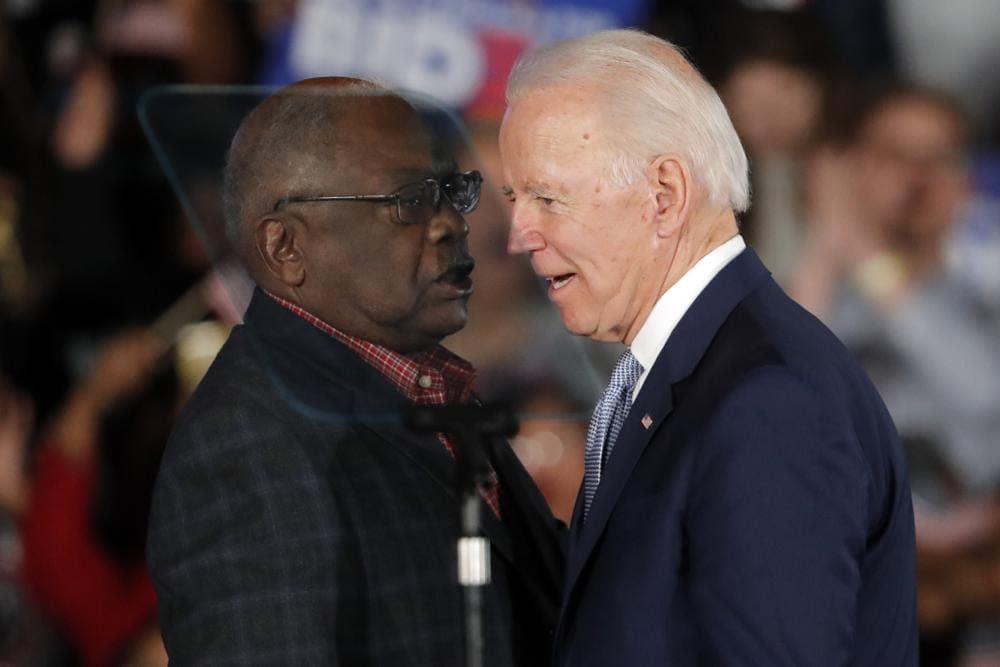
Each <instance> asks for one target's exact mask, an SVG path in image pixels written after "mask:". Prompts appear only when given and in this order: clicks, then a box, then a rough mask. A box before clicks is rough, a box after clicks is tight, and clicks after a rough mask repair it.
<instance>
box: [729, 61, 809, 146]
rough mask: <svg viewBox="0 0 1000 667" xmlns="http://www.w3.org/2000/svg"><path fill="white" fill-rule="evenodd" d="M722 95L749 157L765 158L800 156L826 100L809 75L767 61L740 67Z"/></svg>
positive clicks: (754, 62) (733, 72)
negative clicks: (797, 153) (823, 99)
mask: <svg viewBox="0 0 1000 667" xmlns="http://www.w3.org/2000/svg"><path fill="white" fill-rule="evenodd" d="M719 94H720V95H721V97H722V101H723V102H724V103H725V105H726V108H727V109H728V110H729V115H730V117H731V118H732V119H733V125H734V126H735V127H736V131H737V132H738V133H739V135H740V139H741V140H742V141H743V145H744V146H745V147H746V149H747V151H748V152H749V153H751V154H752V155H758V156H762V157H771V156H786V155H791V154H794V153H796V152H797V151H800V150H801V149H802V148H803V147H804V146H805V145H806V143H807V142H808V141H809V139H810V137H811V136H812V133H813V131H814V129H815V127H816V123H817V122H818V120H819V116H820V106H821V104H822V97H823V95H822V86H821V84H820V82H819V80H817V78H816V76H815V75H814V74H812V73H811V72H810V71H809V70H807V69H804V68H801V67H795V66H793V65H789V64H786V63H782V62H779V61H777V60H766V59H761V60H751V61H748V62H745V63H742V64H740V65H738V66H736V68H735V69H734V70H733V71H732V73H731V74H730V75H729V76H728V77H727V79H726V81H725V82H724V83H723V85H722V87H721V89H720V90H719Z"/></svg>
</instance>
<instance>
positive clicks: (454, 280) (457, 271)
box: [435, 260, 476, 294]
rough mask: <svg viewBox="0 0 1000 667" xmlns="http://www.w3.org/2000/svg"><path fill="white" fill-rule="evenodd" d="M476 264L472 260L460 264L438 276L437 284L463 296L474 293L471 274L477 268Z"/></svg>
mask: <svg viewBox="0 0 1000 667" xmlns="http://www.w3.org/2000/svg"><path fill="white" fill-rule="evenodd" d="M475 266H476V263H475V262H473V261H472V260H469V261H463V262H458V263H456V264H453V265H452V266H451V267H449V268H448V270H447V271H445V272H444V273H442V274H441V275H440V276H438V278H437V280H436V281H435V282H437V283H440V284H442V285H444V286H446V287H450V288H452V289H454V290H455V291H457V292H459V293H461V294H467V293H471V292H472V278H471V277H470V275H469V274H471V273H472V269H473V268H475Z"/></svg>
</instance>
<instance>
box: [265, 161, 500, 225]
mask: <svg viewBox="0 0 1000 667" xmlns="http://www.w3.org/2000/svg"><path fill="white" fill-rule="evenodd" d="M482 184H483V176H482V174H480V173H479V172H478V171H466V172H461V173H456V174H452V175H451V176H446V177H445V178H442V179H441V180H437V179H433V178H425V179H424V180H422V181H417V182H416V183H408V184H407V185H404V186H403V187H401V188H399V189H398V190H396V191H395V192H391V193H389V194H387V195H322V196H312V197H309V196H303V197H294V196H293V197H284V198H282V199H279V200H278V201H277V202H276V203H275V205H274V210H275V211H277V210H278V209H280V208H282V207H283V206H286V205H287V204H299V203H302V202H314V201H370V202H393V203H395V204H396V215H397V217H398V218H399V221H400V222H401V223H403V224H404V225H419V224H423V223H425V222H427V221H429V220H430V219H431V218H433V217H434V216H435V215H436V214H437V212H438V211H439V210H440V208H441V200H442V199H447V200H448V202H449V203H450V204H451V206H452V208H454V209H455V210H456V211H458V212H459V213H463V214H464V213H469V212H471V211H474V210H475V209H476V206H478V205H479V194H480V192H481V190H482Z"/></svg>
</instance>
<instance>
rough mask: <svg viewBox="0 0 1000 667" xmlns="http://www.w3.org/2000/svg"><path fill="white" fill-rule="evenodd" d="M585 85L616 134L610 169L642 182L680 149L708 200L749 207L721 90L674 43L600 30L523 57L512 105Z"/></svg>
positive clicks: (614, 176)
mask: <svg viewBox="0 0 1000 667" xmlns="http://www.w3.org/2000/svg"><path fill="white" fill-rule="evenodd" d="M579 84H584V85H587V86H590V87H592V88H594V89H595V90H597V91H598V93H599V100H600V102H599V103H600V104H601V111H602V114H603V116H604V118H605V120H606V122H607V123H608V124H609V126H610V127H611V128H613V129H614V135H615V137H616V138H615V139H614V140H613V144H614V145H612V146H610V149H611V150H612V151H613V153H614V155H612V158H611V166H610V170H611V173H610V176H611V180H612V182H613V183H615V184H616V185H619V186H621V185H626V184H629V183H634V182H636V181H637V180H638V179H639V178H640V177H641V176H642V174H643V172H644V170H645V168H646V167H647V165H648V164H649V160H651V159H652V158H654V157H655V156H657V155H662V154H665V153H676V154H678V155H679V156H680V157H681V158H682V159H683V160H684V161H685V162H687V164H688V167H689V168H690V169H691V173H692V177H693V178H694V179H695V180H696V181H697V182H698V183H699V184H700V185H702V187H704V188H705V189H706V190H707V192H708V196H709V199H710V200H711V201H712V202H714V203H717V204H720V205H721V204H724V203H727V202H728V204H729V206H730V207H732V209H733V210H734V211H736V212H742V211H745V210H746V209H747V208H749V206H750V184H749V178H748V165H747V156H746V153H745V152H744V150H743V146H742V144H741V143H740V139H739V137H738V136H737V134H736V130H735V129H734V128H733V123H732V121H731V120H730V119H729V114H728V113H727V111H726V108H725V106H724V105H723V104H722V100H721V99H719V95H718V94H717V93H716V92H715V90H714V89H713V88H712V87H711V86H710V85H709V84H708V82H707V81H705V79H704V78H703V77H702V76H701V74H699V73H698V71H697V70H696V69H695V68H694V66H693V65H691V64H690V63H689V62H688V61H687V60H686V59H685V58H684V56H683V54H682V53H681V52H680V50H679V49H678V48H677V47H676V46H674V45H673V44H671V43H669V42H667V41H665V40H662V39H660V38H658V37H654V36H652V35H649V34H647V33H644V32H641V31H639V30H602V31H599V32H595V33H592V34H590V35H586V36H583V37H577V38H575V39H569V40H565V41H561V42H555V43H553V44H550V45H547V46H545V47H542V48H541V49H538V50H536V51H533V52H531V53H528V54H526V55H525V56H523V57H522V58H521V59H520V60H519V61H518V63H517V65H515V67H514V70H513V71H512V72H511V74H510V78H509V79H508V81H507V104H508V105H510V104H513V103H515V102H516V101H517V100H518V99H520V98H522V97H525V96H526V95H528V94H529V93H531V92H533V91H538V90H539V89H542V88H548V87H554V86H567V85H579Z"/></svg>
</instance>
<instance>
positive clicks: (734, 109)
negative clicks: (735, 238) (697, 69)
mask: <svg viewBox="0 0 1000 667" xmlns="http://www.w3.org/2000/svg"><path fill="white" fill-rule="evenodd" d="M823 28H824V26H823V25H822V24H821V23H819V22H818V21H817V20H816V18H815V17H814V16H813V15H812V14H810V13H805V12H777V11H768V12H764V11H747V10H743V11H739V10H736V11H732V12H731V13H730V14H728V15H727V16H725V17H724V18H723V20H722V23H721V25H720V32H721V35H720V42H721V44H722V45H723V50H724V51H725V52H727V53H728V54H729V55H728V56H727V58H728V61H729V62H728V63H727V64H726V65H725V66H723V67H722V69H723V71H722V72H721V73H719V74H717V76H718V78H719V81H720V83H719V96H720V97H721V98H722V101H723V103H724V104H725V105H726V108H727V109H728V111H729V115H730V117H731V118H732V119H733V125H734V127H735V128H736V132H737V133H738V134H739V136H740V140H741V141H742V142H743V146H744V147H745V148H746V151H747V156H748V157H749V159H750V189H751V191H752V192H753V194H754V204H753V207H752V208H751V209H750V211H748V212H747V213H746V214H745V215H744V216H743V218H742V219H741V221H740V228H741V231H742V233H743V234H744V235H746V237H747V239H748V242H749V243H750V244H751V245H752V246H753V247H754V249H755V250H756V251H757V252H758V253H759V254H760V257H761V259H762V260H763V261H764V263H765V264H766V265H767V267H768V268H769V269H770V270H771V272H772V273H773V274H774V276H775V278H776V279H777V280H778V282H779V283H782V284H784V282H785V280H786V279H787V278H788V277H789V274H790V273H791V272H792V270H793V269H794V268H795V259H796V257H798V253H799V251H800V249H801V245H802V237H803V236H804V230H803V228H802V227H803V225H802V218H803V203H802V197H801V191H802V179H801V175H802V167H803V164H804V162H805V156H806V155H807V151H808V149H809V147H810V146H811V145H812V142H813V140H814V138H815V136H816V134H817V129H818V127H819V125H820V123H821V121H822V118H821V117H822V112H823V109H824V108H826V104H827V101H826V98H827V96H828V95H829V94H830V90H831V87H832V86H833V80H834V76H835V75H834V68H833V65H832V61H833V57H832V54H831V49H830V47H829V46H828V44H827V41H828V39H829V38H828V36H827V35H826V33H825V31H824V29H823Z"/></svg>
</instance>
